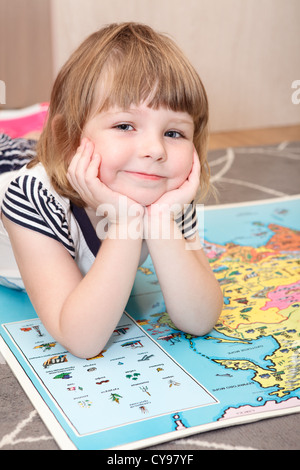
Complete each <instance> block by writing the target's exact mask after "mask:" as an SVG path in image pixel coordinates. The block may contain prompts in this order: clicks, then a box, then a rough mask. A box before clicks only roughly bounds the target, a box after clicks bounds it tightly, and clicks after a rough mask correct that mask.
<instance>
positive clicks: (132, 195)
mask: <svg viewBox="0 0 300 470" xmlns="http://www.w3.org/2000/svg"><path fill="white" fill-rule="evenodd" d="M120 194H122V195H123V196H126V197H128V198H129V199H131V200H132V201H134V202H136V203H137V204H140V205H141V206H150V205H151V204H154V203H155V202H156V201H158V199H159V198H161V196H162V195H163V194H164V193H162V192H161V191H159V192H156V191H154V192H153V191H151V192H150V191H149V192H147V193H145V192H144V191H122V192H121V191H120Z"/></svg>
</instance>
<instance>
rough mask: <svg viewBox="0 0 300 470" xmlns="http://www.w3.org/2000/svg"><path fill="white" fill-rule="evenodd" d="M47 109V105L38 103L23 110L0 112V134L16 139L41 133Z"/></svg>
mask: <svg viewBox="0 0 300 470" xmlns="http://www.w3.org/2000/svg"><path fill="white" fill-rule="evenodd" d="M48 107H49V103H40V104H37V105H34V106H31V107H30V108H25V109H23V110H15V111H0V133H4V134H8V135H9V136H10V137H12V138H17V137H23V136H24V135H26V134H28V133H29V132H33V131H41V130H42V129H43V126H44V123H45V121H46V118H47V111H48ZM26 109H28V113H27V111H26Z"/></svg>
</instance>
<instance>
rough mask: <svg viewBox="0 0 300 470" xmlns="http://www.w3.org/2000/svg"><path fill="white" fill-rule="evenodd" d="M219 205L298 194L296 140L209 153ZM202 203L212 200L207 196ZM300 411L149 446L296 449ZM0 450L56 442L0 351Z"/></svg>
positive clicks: (299, 168) (299, 169)
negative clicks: (207, 198)
mask: <svg viewBox="0 0 300 470" xmlns="http://www.w3.org/2000/svg"><path fill="white" fill-rule="evenodd" d="M209 161H210V164H211V169H212V180H213V182H214V185H215V187H216V189H217V191H218V193H219V201H218V203H219V204H225V203H232V202H244V201H254V200H260V199H268V198H274V197H280V196H286V195H294V194H299V193H300V142H298V143H286V142H285V143H282V144H280V145H276V146H271V147H270V146H268V147H256V148H236V149H225V150H216V151H211V152H210V153H209ZM207 204H215V201H214V199H213V198H212V197H211V198H210V199H209V200H208V203H207ZM299 435H300V413H297V414H292V415H286V416H282V417H277V418H272V419H265V420H262V421H257V422H254V423H249V424H244V425H238V426H234V427H229V428H222V429H218V430H214V431H209V432H205V433H201V434H197V435H194V436H191V437H187V438H184V439H178V440H176V441H171V442H168V443H165V444H161V445H156V446H153V447H150V448H149V449H151V450H155V451H156V450H170V451H171V450H172V451H176V452H177V451H180V450H197V449H199V450H238V449H259V450H275V449H276V450H296V449H300V438H299ZM0 449H2V450H21V449H24V450H25V449H28V450H29V449H32V450H33V449H36V450H57V449H58V446H57V444H56V443H55V441H54V439H53V438H52V436H51V435H50V434H49V432H48V430H47V428H46V427H45V425H44V424H43V422H42V421H41V419H40V417H39V416H38V414H37V412H36V411H35V409H34V407H33V406H32V404H31V403H30V401H29V400H28V398H27V397H26V395H25V393H24V392H23V390H22V388H21V386H20V385H19V383H18V381H17V380H16V379H15V377H14V376H13V374H12V372H11V370H10V368H9V367H8V365H7V364H6V363H5V361H4V359H3V358H2V357H1V356H0Z"/></svg>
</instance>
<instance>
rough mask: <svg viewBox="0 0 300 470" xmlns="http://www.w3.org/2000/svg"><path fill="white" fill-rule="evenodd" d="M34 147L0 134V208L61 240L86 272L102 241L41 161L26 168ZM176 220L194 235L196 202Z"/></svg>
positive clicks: (187, 235) (0, 228) (2, 231)
mask: <svg viewBox="0 0 300 470" xmlns="http://www.w3.org/2000/svg"><path fill="white" fill-rule="evenodd" d="M17 141H18V142H17ZM33 146H34V144H33V143H32V142H31V143H30V142H29V143H28V141H25V139H10V138H9V137H7V136H5V137H3V136H1V135H0V152H1V153H0V173H1V174H0V207H1V211H2V212H3V213H4V214H5V216H6V217H7V218H8V219H10V220H12V221H13V222H15V223H16V224H18V225H21V226H23V227H26V228H28V229H31V230H34V231H36V232H39V233H41V234H43V235H46V236H48V237H50V238H53V239H55V240H57V241H59V242H60V243H62V244H63V246H64V247H65V248H66V250H67V251H68V253H69V254H70V255H71V256H72V258H73V259H74V260H75V261H76V263H77V264H78V267H79V269H80V270H81V272H82V273H83V274H85V273H86V272H87V271H88V270H89V268H90V267H91V265H92V263H93V261H94V259H95V256H96V255H97V252H98V250H99V248H100V245H101V241H100V240H99V238H98V237H97V234H96V231H95V229H94V227H93V226H92V223H91V222H90V220H89V217H88V216H87V214H86V212H85V210H84V208H79V207H77V206H75V205H74V204H72V203H70V201H69V200H68V199H67V198H65V197H62V196H61V195H59V194H58V193H57V192H56V191H55V189H54V188H53V187H52V185H51V183H50V180H49V178H48V175H47V173H46V170H45V168H44V167H43V165H42V164H37V165H36V166H34V167H33V168H30V169H28V168H27V167H26V163H27V162H28V161H29V160H30V159H31V158H32V157H33V156H34V154H35V151H34V148H33ZM24 163H25V165H24ZM4 168H5V171H2V170H3V169H4ZM18 168H19V169H18ZM175 220H176V223H177V225H178V227H179V229H180V230H181V232H182V234H183V236H184V237H185V238H190V237H192V236H194V235H195V233H196V231H197V214H196V206H195V204H194V203H191V204H188V205H187V206H185V207H184V210H183V212H182V213H181V214H179V215H178V216H177V217H176V219H175ZM4 234H6V231H5V229H4V227H3V225H2V224H0V238H1V235H2V236H3V235H4ZM6 236H7V234H6ZM0 243H1V241H0ZM146 255H147V254H146ZM144 260H145V257H144ZM0 275H1V261H0Z"/></svg>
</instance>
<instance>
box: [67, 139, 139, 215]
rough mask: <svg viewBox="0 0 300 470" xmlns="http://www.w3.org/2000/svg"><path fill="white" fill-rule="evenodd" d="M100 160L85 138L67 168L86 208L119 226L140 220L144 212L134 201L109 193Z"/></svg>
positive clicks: (71, 182) (70, 178) (70, 180)
mask: <svg viewBox="0 0 300 470" xmlns="http://www.w3.org/2000/svg"><path fill="white" fill-rule="evenodd" d="M100 168H101V157H100V155H99V154H98V153H94V144H93V143H92V142H91V141H89V140H88V139H87V138H84V139H83V140H82V142H81V145H80V147H78V149H77V152H76V154H75V155H74V157H73V158H72V161H71V163H70V165H69V168H68V173H67V177H68V180H69V182H70V184H71V186H72V187H73V188H74V189H75V190H76V192H77V193H78V194H79V196H80V197H81V199H82V200H83V201H84V202H85V203H86V204H87V206H88V207H91V208H92V209H94V210H95V211H96V213H97V215H103V212H105V214H106V218H107V219H108V222H110V223H114V224H116V223H117V224H119V223H123V222H127V221H128V218H130V217H132V218H134V217H137V216H138V217H142V216H143V214H144V209H143V207H142V206H140V205H139V204H137V203H136V202H135V201H133V200H131V199H129V198H127V197H126V196H124V195H122V194H120V193H117V192H115V191H112V190H111V189H110V188H109V187H108V186H106V185H105V184H104V183H103V182H102V181H101V178H100Z"/></svg>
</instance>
